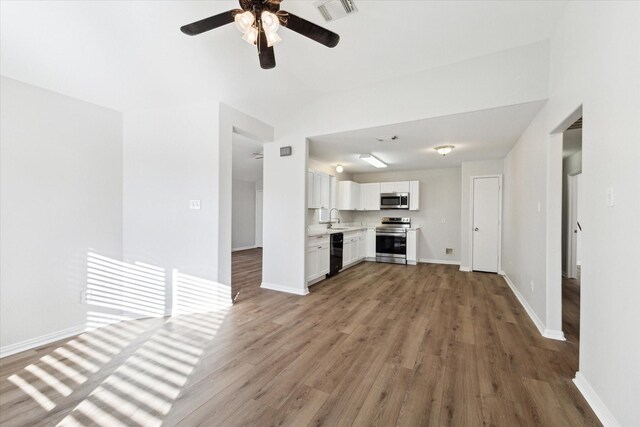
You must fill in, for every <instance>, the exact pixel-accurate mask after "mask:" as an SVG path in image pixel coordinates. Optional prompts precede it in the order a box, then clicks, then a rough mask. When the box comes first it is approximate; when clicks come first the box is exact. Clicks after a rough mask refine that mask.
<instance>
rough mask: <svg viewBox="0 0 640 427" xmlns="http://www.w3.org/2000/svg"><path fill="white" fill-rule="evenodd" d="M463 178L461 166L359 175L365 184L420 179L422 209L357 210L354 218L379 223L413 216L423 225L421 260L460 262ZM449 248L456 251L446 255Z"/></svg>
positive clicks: (358, 177) (357, 175)
mask: <svg viewBox="0 0 640 427" xmlns="http://www.w3.org/2000/svg"><path fill="white" fill-rule="evenodd" d="M460 179H461V169H460V168H446V169H429V170H422V171H398V172H382V173H367V174H356V175H355V176H354V180H355V181H356V182H361V183H366V182H389V181H416V180H417V181H420V210H419V211H396V212H390V211H372V212H355V213H354V215H353V216H354V221H357V222H366V223H379V222H380V218H382V217H383V216H390V215H392V216H393V215H396V214H398V215H402V216H408V217H411V223H412V224H417V225H420V232H419V240H418V245H419V246H418V257H419V258H420V260H423V261H429V262H446V263H455V264H457V263H460V200H461V197H460ZM442 218H445V220H446V222H445V223H444V224H443V223H442ZM445 248H452V249H453V254H452V255H446V254H445Z"/></svg>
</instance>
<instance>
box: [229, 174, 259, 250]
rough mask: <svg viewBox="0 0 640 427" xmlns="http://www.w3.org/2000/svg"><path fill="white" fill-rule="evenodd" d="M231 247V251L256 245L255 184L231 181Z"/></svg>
mask: <svg viewBox="0 0 640 427" xmlns="http://www.w3.org/2000/svg"><path fill="white" fill-rule="evenodd" d="M232 194H233V196H232V197H233V203H232V209H233V211H232V217H231V224H232V227H233V231H232V241H231V247H232V248H233V250H238V249H247V248H252V247H254V246H255V245H256V183H255V182H246V181H239V180H237V179H234V180H233V189H232Z"/></svg>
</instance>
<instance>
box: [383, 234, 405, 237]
mask: <svg viewBox="0 0 640 427" xmlns="http://www.w3.org/2000/svg"><path fill="white" fill-rule="evenodd" d="M406 235H407V233H376V236H390V237H406Z"/></svg>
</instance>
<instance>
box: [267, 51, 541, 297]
mask: <svg viewBox="0 0 640 427" xmlns="http://www.w3.org/2000/svg"><path fill="white" fill-rule="evenodd" d="M548 55H549V51H548V45H547V43H546V42H542V43H536V44H533V45H529V46H524V47H520V48H517V49H511V50H508V51H504V52H498V53H495V54H492V55H487V56H482V57H479V58H475V59H472V60H469V61H463V62H460V63H457V64H451V65H447V66H443V67H438V68H433V69H429V70H425V71H423V72H420V73H416V74H415V75H411V76H404V77H403V78H398V79H393V80H387V81H384V82H380V83H377V84H375V85H370V86H366V87H360V88H356V89H353V90H351V91H344V92H340V93H333V94H330V95H327V96H324V97H321V98H320V99H318V100H315V101H312V102H310V103H308V104H305V105H303V106H300V107H299V108H297V109H296V110H295V111H292V112H291V113H290V114H289V115H287V116H286V121H284V122H282V123H278V124H277V129H278V133H277V135H276V143H275V144H267V145H270V147H265V178H264V181H265V222H264V224H265V245H268V244H269V243H271V244H272V245H273V247H274V248H279V250H278V251H274V252H273V253H272V255H273V256H271V255H269V254H268V251H266V249H265V253H264V262H265V269H264V271H263V280H265V281H267V282H270V283H272V284H277V285H279V286H282V287H283V288H286V289H295V290H296V291H298V292H301V293H304V292H306V291H305V289H306V281H305V272H304V269H305V246H304V245H305V240H306V189H307V187H306V169H307V165H306V153H307V150H308V148H307V141H306V138H307V137H308V136H314V135H325V134H330V133H335V132H339V131H347V130H353V129H362V128H368V127H372V126H382V125H386V124H393V123H400V122H406V121H411V120H419V119H425V118H429V117H437V116H442V115H447V114H456V113H463V112H469V111H476V110H482V109H487V108H494V107H499V106H506V105H513V104H519V103H524V102H530V101H538V100H542V99H546V97H547V93H548V86H547V82H548V58H549V57H548ZM281 146H292V147H293V153H294V154H293V156H292V157H279V154H278V153H279V151H278V150H279V147H281ZM270 188H271V191H272V196H273V199H272V200H270V199H271V196H270V195H269V192H270ZM279 192H281V193H282V194H283V195H282V196H281V195H280V194H278V193H279ZM285 195H286V197H285ZM283 228H286V229H287V230H290V234H287V236H286V238H285V239H282V236H281V234H280V233H274V234H272V235H271V236H269V233H268V230H270V229H272V230H282V229H283ZM283 254H284V256H283Z"/></svg>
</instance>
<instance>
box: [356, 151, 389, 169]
mask: <svg viewBox="0 0 640 427" xmlns="http://www.w3.org/2000/svg"><path fill="white" fill-rule="evenodd" d="M360 159H362V160H364V161H365V162H367V163H369V164H370V165H372V166H375V167H377V168H386V167H387V165H386V164H385V163H384V162H383V161H382V160H380V159H378V158H377V157H374V156H373V155H371V154H361V155H360Z"/></svg>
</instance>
